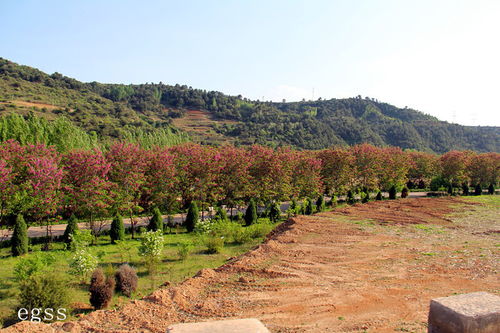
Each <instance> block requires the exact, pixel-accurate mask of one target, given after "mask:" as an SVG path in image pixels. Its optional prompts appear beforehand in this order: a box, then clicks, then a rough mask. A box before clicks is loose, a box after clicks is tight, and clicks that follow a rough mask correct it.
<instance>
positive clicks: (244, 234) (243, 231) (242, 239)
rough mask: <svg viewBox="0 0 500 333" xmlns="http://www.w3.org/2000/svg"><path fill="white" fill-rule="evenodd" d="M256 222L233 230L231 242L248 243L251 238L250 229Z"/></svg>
mask: <svg viewBox="0 0 500 333" xmlns="http://www.w3.org/2000/svg"><path fill="white" fill-rule="evenodd" d="M257 225H258V224H254V225H253V226H250V227H246V228H243V227H240V228H238V229H236V230H235V232H234V234H233V242H234V243H236V244H245V243H248V242H249V241H250V240H251V239H252V234H251V231H252V229H254V228H255V226H257Z"/></svg>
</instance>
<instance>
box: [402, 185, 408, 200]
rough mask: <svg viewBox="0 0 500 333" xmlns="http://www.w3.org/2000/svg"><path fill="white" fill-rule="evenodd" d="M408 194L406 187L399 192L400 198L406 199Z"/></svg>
mask: <svg viewBox="0 0 500 333" xmlns="http://www.w3.org/2000/svg"><path fill="white" fill-rule="evenodd" d="M408 192H409V190H408V187H406V186H405V187H403V190H401V198H406V197H408Z"/></svg>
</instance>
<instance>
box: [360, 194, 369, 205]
mask: <svg viewBox="0 0 500 333" xmlns="http://www.w3.org/2000/svg"><path fill="white" fill-rule="evenodd" d="M368 201H370V194H369V193H368V192H361V202H362V203H367V202H368Z"/></svg>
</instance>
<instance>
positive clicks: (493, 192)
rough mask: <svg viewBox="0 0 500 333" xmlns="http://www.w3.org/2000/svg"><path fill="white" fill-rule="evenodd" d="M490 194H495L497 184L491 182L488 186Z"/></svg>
mask: <svg viewBox="0 0 500 333" xmlns="http://www.w3.org/2000/svg"><path fill="white" fill-rule="evenodd" d="M488 194H495V185H493V184H490V186H488Z"/></svg>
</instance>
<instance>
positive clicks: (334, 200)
mask: <svg viewBox="0 0 500 333" xmlns="http://www.w3.org/2000/svg"><path fill="white" fill-rule="evenodd" d="M337 203H338V199H337V197H336V196H335V195H333V196H332V198H331V199H330V202H329V203H328V205H329V206H330V207H336V206H337Z"/></svg>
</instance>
